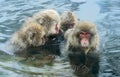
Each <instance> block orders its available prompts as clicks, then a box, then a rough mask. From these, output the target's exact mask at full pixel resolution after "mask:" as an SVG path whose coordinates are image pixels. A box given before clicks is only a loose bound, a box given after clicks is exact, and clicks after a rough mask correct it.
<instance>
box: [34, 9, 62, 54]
mask: <svg viewBox="0 0 120 77" xmlns="http://www.w3.org/2000/svg"><path fill="white" fill-rule="evenodd" d="M32 18H33V19H34V20H36V22H37V23H39V24H41V25H42V26H43V27H44V28H45V31H46V38H47V40H46V42H45V45H42V46H40V47H39V49H40V50H43V51H45V52H48V53H50V54H58V55H59V54H60V51H59V42H58V41H59V40H58V38H59V37H58V35H59V31H60V16H59V14H58V13H57V11H55V10H52V9H47V10H43V11H40V12H38V13H36V14H34V15H33V16H32Z"/></svg>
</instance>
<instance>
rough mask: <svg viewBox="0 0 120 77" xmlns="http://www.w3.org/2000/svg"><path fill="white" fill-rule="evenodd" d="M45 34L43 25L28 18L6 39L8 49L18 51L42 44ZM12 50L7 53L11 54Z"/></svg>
mask: <svg viewBox="0 0 120 77" xmlns="http://www.w3.org/2000/svg"><path fill="white" fill-rule="evenodd" d="M45 34H46V33H45V30H44V27H43V26H41V25H40V24H38V23H37V22H36V21H34V20H33V19H32V18H28V19H27V20H26V21H25V23H24V24H23V26H22V27H21V28H20V29H19V30H18V31H17V32H15V33H14V34H13V36H12V37H11V39H10V40H9V41H7V45H9V46H8V51H12V52H13V53H20V52H22V51H25V50H26V49H27V48H29V47H36V46H40V45H43V44H44V43H45ZM6 50H7V48H6ZM12 52H10V53H9V54H13V53H12Z"/></svg>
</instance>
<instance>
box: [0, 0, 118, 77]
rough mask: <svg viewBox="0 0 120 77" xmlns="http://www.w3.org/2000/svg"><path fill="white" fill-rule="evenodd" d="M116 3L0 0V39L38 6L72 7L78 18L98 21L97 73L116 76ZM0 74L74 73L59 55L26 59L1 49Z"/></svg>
mask: <svg viewBox="0 0 120 77" xmlns="http://www.w3.org/2000/svg"><path fill="white" fill-rule="evenodd" d="M119 4H120V1H119V0H59V1H58V0H34V1H33V0H30V1H29V0H0V7H2V8H1V9H0V43H2V44H3V43H4V42H5V41H6V40H8V39H9V38H10V37H11V35H12V34H13V33H14V32H15V31H17V30H18V29H19V28H20V26H21V25H22V23H23V21H24V20H25V19H26V18H27V17H29V16H31V15H32V14H33V13H35V12H38V11H39V10H41V9H44V8H53V9H56V10H57V11H58V12H60V13H62V12H63V11H66V10H72V11H73V12H75V14H77V16H78V18H79V19H80V20H90V21H93V22H95V23H96V24H97V27H98V30H99V33H100V38H101V46H100V47H101V48H100V50H101V51H100V54H101V62H100V68H101V69H100V75H99V77H119V76H120V71H119V64H120V61H119V58H120V57H119V54H118V53H120V43H119V42H120V30H119V29H120V22H119V21H120V9H119V8H120V5H119ZM36 56H38V55H36ZM46 59H48V60H46ZM0 76H1V77H8V76H9V77H30V76H32V77H34V76H35V77H36V76H40V77H42V76H43V77H44V76H45V77H76V76H75V75H74V74H73V71H72V69H71V68H70V66H69V62H68V61H64V60H62V59H61V58H59V57H57V58H56V59H55V60H52V59H50V58H49V57H45V59H43V58H42V59H39V60H35V59H34V58H32V59H29V60H25V59H24V58H21V57H16V56H9V55H7V54H5V53H3V52H0Z"/></svg>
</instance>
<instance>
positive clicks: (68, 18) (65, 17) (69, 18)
mask: <svg viewBox="0 0 120 77" xmlns="http://www.w3.org/2000/svg"><path fill="white" fill-rule="evenodd" d="M76 23H77V16H76V15H75V14H74V13H73V12H71V11H67V12H64V13H63V14H62V15H61V29H62V31H63V33H64V32H65V31H67V30H68V29H71V28H73V27H74V25H75V24H76Z"/></svg>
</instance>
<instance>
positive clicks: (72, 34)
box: [64, 21, 99, 49]
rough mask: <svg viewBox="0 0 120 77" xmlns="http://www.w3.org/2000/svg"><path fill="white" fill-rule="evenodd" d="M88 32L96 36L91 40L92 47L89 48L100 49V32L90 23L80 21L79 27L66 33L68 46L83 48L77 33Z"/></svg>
mask: <svg viewBox="0 0 120 77" xmlns="http://www.w3.org/2000/svg"><path fill="white" fill-rule="evenodd" d="M83 30H85V31H88V32H90V33H92V34H93V35H94V36H92V38H91V40H90V45H89V47H88V48H94V49H98V46H99V37H98V32H97V29H96V26H95V25H94V24H93V23H91V22H88V21H80V22H78V23H77V25H76V26H75V27H74V28H73V29H70V30H68V31H67V32H66V33H65V35H64V36H65V38H66V39H67V43H68V44H67V45H72V46H75V47H81V44H80V43H79V41H78V40H79V38H77V37H76V36H77V33H78V32H80V31H83Z"/></svg>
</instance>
